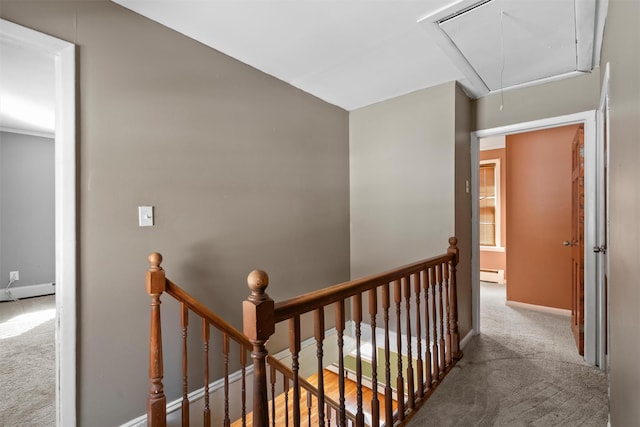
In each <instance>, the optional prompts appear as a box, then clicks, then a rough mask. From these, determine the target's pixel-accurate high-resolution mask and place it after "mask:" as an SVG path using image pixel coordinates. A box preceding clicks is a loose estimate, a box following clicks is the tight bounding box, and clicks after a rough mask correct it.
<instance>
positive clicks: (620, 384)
mask: <svg viewBox="0 0 640 427" xmlns="http://www.w3.org/2000/svg"><path fill="white" fill-rule="evenodd" d="M639 28H640V2H637V1H628V0H610V2H609V15H608V17H607V23H606V28H605V34H604V45H603V49H602V59H603V61H602V63H603V64H606V63H607V62H609V63H610V65H611V80H610V100H611V104H610V106H611V123H610V128H609V130H610V135H611V140H610V153H609V155H610V157H611V158H610V164H609V173H610V187H611V192H610V211H609V212H610V217H609V220H610V223H611V225H610V227H611V228H610V236H609V237H610V248H609V256H610V260H611V265H610V272H609V273H610V274H609V292H610V294H609V301H610V303H609V304H610V308H611V310H610V311H609V313H610V316H611V324H610V332H611V335H610V341H611V384H610V394H611V425H612V426H637V425H640V405H638V392H639V391H638V389H639V388H640V367H638V355H639V354H640V334H639V333H638V325H640V310H638V305H639V304H640V263H639V262H638V260H639V259H640V255H638V254H640V225H639V224H640V221H639V219H640V77H639V76H640V30H639Z"/></svg>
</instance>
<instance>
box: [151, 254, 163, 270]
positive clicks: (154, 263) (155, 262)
mask: <svg viewBox="0 0 640 427" xmlns="http://www.w3.org/2000/svg"><path fill="white" fill-rule="evenodd" d="M148 259H149V270H152V271H156V270H162V267H160V264H162V255H161V254H159V253H158V252H152V253H150V254H149V257H148Z"/></svg>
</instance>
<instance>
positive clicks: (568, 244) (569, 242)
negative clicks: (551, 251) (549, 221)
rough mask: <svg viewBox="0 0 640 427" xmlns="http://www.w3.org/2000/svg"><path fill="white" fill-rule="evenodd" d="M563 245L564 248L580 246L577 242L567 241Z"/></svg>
mask: <svg viewBox="0 0 640 427" xmlns="http://www.w3.org/2000/svg"><path fill="white" fill-rule="evenodd" d="M562 244H563V245H564V246H575V245H577V244H578V242H577V241H576V240H572V241H568V240H565V241H564V242H562Z"/></svg>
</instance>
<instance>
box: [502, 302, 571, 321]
mask: <svg viewBox="0 0 640 427" xmlns="http://www.w3.org/2000/svg"><path fill="white" fill-rule="evenodd" d="M506 304H507V305H508V306H509V307H515V308H524V309H526V310H533V311H540V312H542V313H549V314H556V315H559V316H566V317H571V310H565V309H562V308H555V307H546V306H544V305H535V304H527V303H524V302H518V301H507V302H506Z"/></svg>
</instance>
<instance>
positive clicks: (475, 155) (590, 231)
mask: <svg viewBox="0 0 640 427" xmlns="http://www.w3.org/2000/svg"><path fill="white" fill-rule="evenodd" d="M568 125H582V126H583V127H584V188H585V194H584V248H585V249H584V358H585V361H586V362H587V363H589V364H592V365H597V366H601V367H602V366H603V365H604V361H603V360H600V359H601V357H600V356H599V354H600V352H599V348H601V347H602V346H603V345H604V336H605V335H604V333H603V332H604V331H602V330H600V328H601V324H603V322H601V316H602V314H601V313H604V309H603V307H604V304H606V302H605V301H604V300H603V299H602V298H601V297H599V289H598V283H599V281H598V280H597V271H596V258H595V257H594V256H593V252H592V251H591V249H592V248H594V247H596V246H598V245H597V241H598V240H597V232H598V229H597V219H598V217H599V213H598V202H597V197H596V196H597V192H596V189H597V183H598V180H599V179H602V178H601V177H599V174H598V170H597V163H598V160H597V159H598V155H597V147H596V146H597V144H596V143H597V123H596V112H595V111H588V112H583V113H577V114H571V115H567V116H561V117H555V118H549V119H544V120H537V121H532V122H526V123H521V124H516V125H509V126H504V127H500V128H493V129H486V130H480V131H476V132H473V133H472V134H471V164H472V165H478V164H479V162H480V144H479V141H480V139H482V138H486V137H495V136H501V135H510V134H520V133H524V132H532V131H537V130H543V129H550V128H555V127H560V126H568ZM479 175H480V174H479V168H476V167H475V166H474V167H473V168H472V174H471V190H472V191H471V194H472V195H471V197H472V200H478V199H479V182H480V176H479ZM532 203H536V201H532ZM479 218H480V212H479V204H478V203H473V204H472V251H473V252H472V305H473V330H474V333H476V334H478V333H480V330H481V329H480V328H481V325H480V265H479V258H480V221H479ZM563 240H564V239H563ZM508 274H509V273H508V272H507V280H508Z"/></svg>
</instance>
